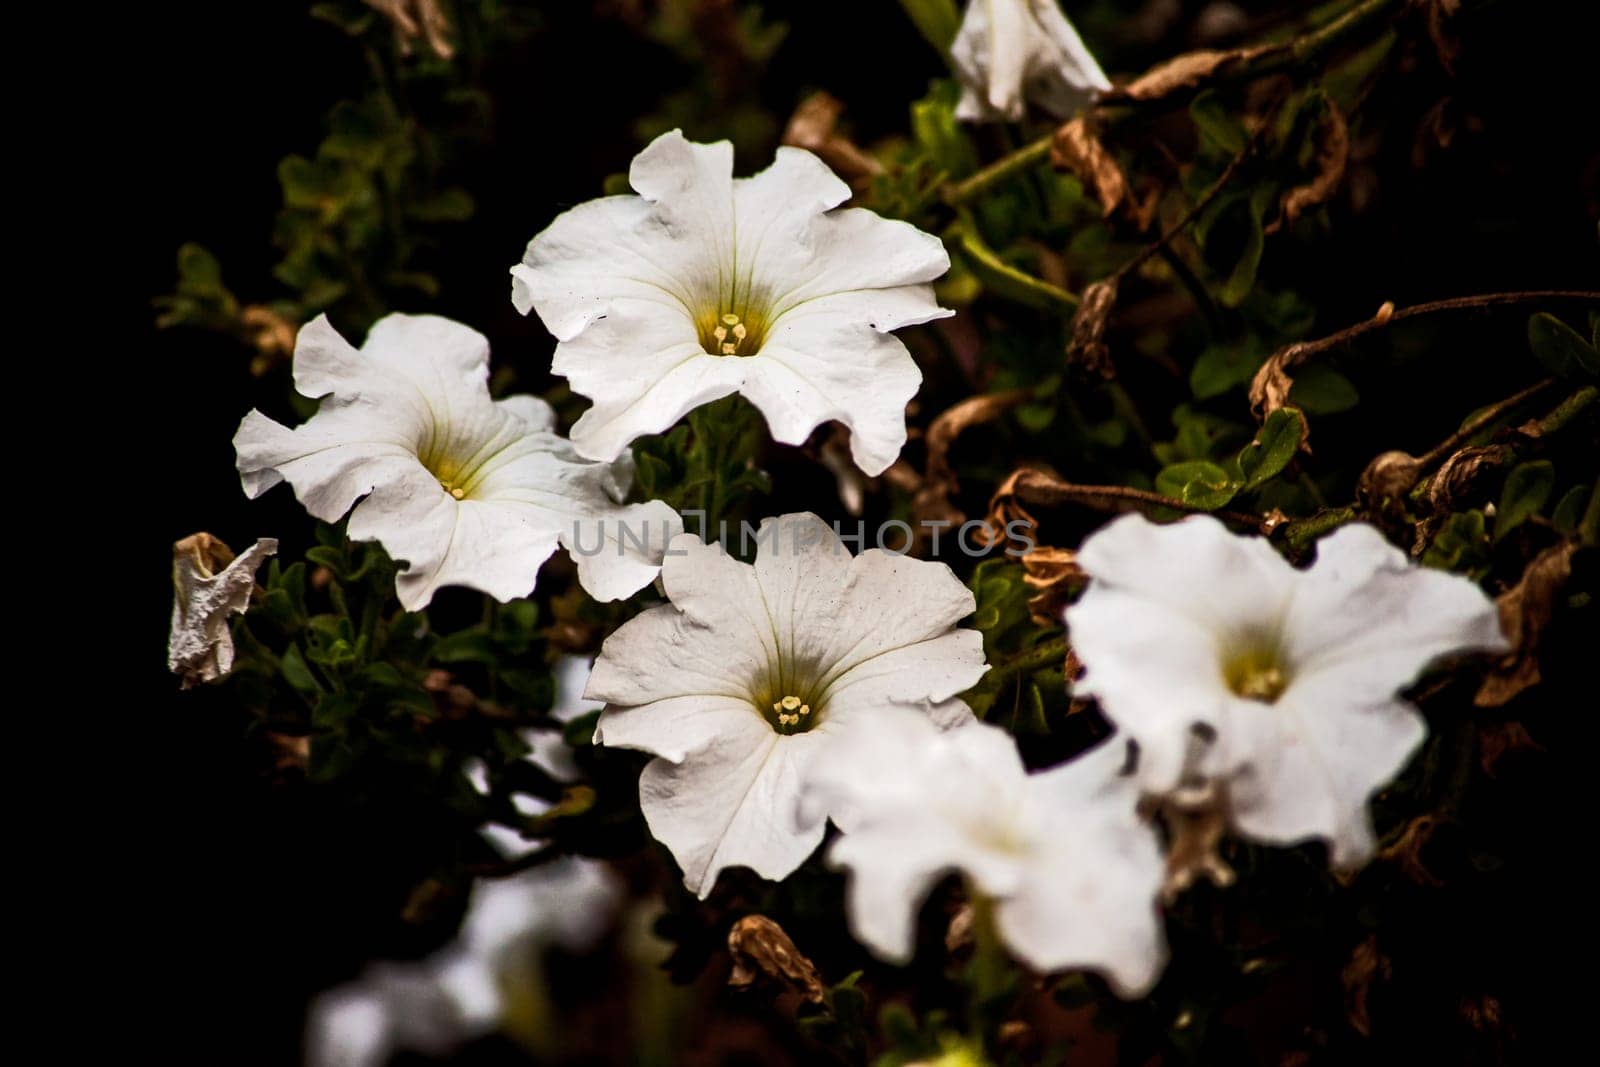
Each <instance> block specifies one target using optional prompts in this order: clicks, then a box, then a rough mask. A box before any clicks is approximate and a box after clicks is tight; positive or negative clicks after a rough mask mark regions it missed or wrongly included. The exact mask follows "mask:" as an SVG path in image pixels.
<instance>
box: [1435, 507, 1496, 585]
mask: <svg viewBox="0 0 1600 1067" xmlns="http://www.w3.org/2000/svg"><path fill="white" fill-rule="evenodd" d="M1488 559H1489V535H1488V534H1487V533H1486V532H1485V529H1484V521H1483V512H1481V511H1479V510H1478V509H1476V508H1474V509H1472V510H1471V511H1458V512H1455V513H1454V514H1452V515H1451V516H1450V517H1449V518H1448V519H1446V520H1445V523H1444V528H1443V529H1441V530H1440V531H1439V533H1438V535H1437V536H1436V537H1434V539H1433V543H1432V544H1430V545H1429V546H1428V550H1427V551H1426V552H1424V553H1423V554H1422V562H1423V563H1424V564H1426V565H1427V566H1429V567H1437V568H1439V569H1440V570H1446V571H1470V570H1472V569H1474V568H1478V567H1482V566H1484V565H1485V564H1486V563H1487V562H1488Z"/></svg>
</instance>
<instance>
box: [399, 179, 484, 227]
mask: <svg viewBox="0 0 1600 1067" xmlns="http://www.w3.org/2000/svg"><path fill="white" fill-rule="evenodd" d="M476 209H477V205H476V204H474V203H473V200H472V195H471V194H470V193H468V192H467V191H466V190H465V189H462V188H460V187H454V188H450V189H445V190H443V191H442V192H439V193H436V194H434V195H433V196H431V197H429V198H428V199H426V200H420V201H417V202H416V203H413V204H411V205H410V207H409V208H407V214H409V215H410V216H411V217H412V218H414V219H418V220H420V221H422V222H465V221H466V220H467V219H470V218H471V217H472V213H473V212H474V211H475V210H476Z"/></svg>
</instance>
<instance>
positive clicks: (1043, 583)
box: [1022, 545, 1088, 626]
mask: <svg viewBox="0 0 1600 1067" xmlns="http://www.w3.org/2000/svg"><path fill="white" fill-rule="evenodd" d="M1022 570H1023V576H1022V581H1023V583H1024V584H1026V585H1027V587H1028V588H1029V589H1032V590H1033V591H1034V595H1033V596H1032V597H1030V598H1028V612H1029V614H1030V615H1031V616H1032V618H1033V621H1034V622H1036V623H1038V624H1039V625H1040V626H1059V625H1061V611H1062V609H1063V608H1065V607H1066V606H1067V598H1068V597H1069V596H1071V595H1072V593H1073V592H1074V591H1075V590H1076V589H1077V588H1078V587H1079V586H1081V585H1082V584H1083V583H1084V582H1085V581H1086V580H1087V579H1088V575H1086V574H1084V572H1083V568H1082V567H1080V566H1078V554H1077V553H1076V552H1074V551H1072V550H1071V549H1070V548H1051V547H1050V546H1049V545H1039V546H1037V547H1036V548H1033V549H1030V550H1029V551H1028V552H1027V553H1025V554H1024V555H1023V557H1022Z"/></svg>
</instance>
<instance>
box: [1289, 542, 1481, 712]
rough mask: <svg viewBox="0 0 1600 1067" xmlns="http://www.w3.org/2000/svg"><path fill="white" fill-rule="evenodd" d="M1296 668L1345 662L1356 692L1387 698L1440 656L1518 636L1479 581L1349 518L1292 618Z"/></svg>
mask: <svg viewBox="0 0 1600 1067" xmlns="http://www.w3.org/2000/svg"><path fill="white" fill-rule="evenodd" d="M1284 635H1285V638H1286V640H1287V648H1286V649H1285V652H1286V653H1287V655H1288V658H1289V660H1290V661H1291V662H1293V663H1294V664H1295V668H1296V670H1297V671H1304V672H1323V671H1337V672H1338V675H1339V678H1340V682H1341V684H1342V685H1343V686H1344V687H1345V688H1346V691H1347V694H1348V695H1349V696H1350V697H1354V698H1358V699H1367V700H1372V701H1382V700H1386V699H1388V698H1389V697H1391V696H1393V694H1394V693H1395V692H1396V691H1397V690H1399V689H1401V688H1403V687H1405V686H1407V685H1410V684H1411V683H1412V682H1414V681H1415V680H1416V679H1417V676H1418V675H1419V674H1421V673H1422V671H1423V670H1424V668H1426V667H1427V666H1428V665H1429V664H1430V663H1431V662H1433V661H1434V660H1436V659H1438V658H1439V657H1441V656H1446V655H1453V654H1459V653H1463V652H1502V651H1505V650H1506V649H1507V648H1508V647H1509V645H1508V643H1507V642H1506V639H1505V635H1504V634H1503V633H1502V632H1501V629H1500V615H1499V612H1498V610H1497V609H1496V607H1495V604H1494V601H1492V600H1490V599H1489V598H1488V597H1487V596H1485V595H1484V593H1483V590H1482V589H1480V588H1478V586H1477V584H1476V583H1474V582H1471V581H1469V580H1467V579H1465V578H1462V577H1460V576H1458V575H1454V574H1446V573H1444V572H1442V571H1436V570H1432V569H1429V568H1426V567H1417V566H1414V565H1412V564H1411V563H1410V562H1409V561H1408V560H1407V559H1406V557H1405V554H1404V553H1403V552H1401V551H1400V550H1399V549H1398V548H1396V547H1394V546H1393V545H1391V544H1390V543H1389V542H1388V541H1387V540H1385V539H1384V537H1383V535H1382V534H1380V533H1379V532H1378V531H1377V530H1375V529H1374V528H1372V527H1371V526H1367V525H1364V524H1352V525H1348V526H1342V527H1340V528H1339V529H1338V530H1335V531H1334V532H1333V533H1332V534H1330V535H1329V536H1327V537H1325V538H1323V539H1322V540H1321V541H1319V542H1317V558H1316V562H1315V563H1313V564H1312V566H1311V569H1310V570H1309V571H1307V572H1306V574H1305V575H1304V576H1303V578H1302V579H1301V580H1300V582H1299V583H1298V584H1297V586H1296V589H1295V597H1294V602H1293V605H1292V607H1291V608H1290V611H1289V614H1288V617H1287V618H1286V619H1285V620H1284Z"/></svg>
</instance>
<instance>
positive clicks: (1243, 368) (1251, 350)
mask: <svg viewBox="0 0 1600 1067" xmlns="http://www.w3.org/2000/svg"><path fill="white" fill-rule="evenodd" d="M1262 355H1263V353H1262V351H1261V346H1260V343H1259V342H1257V341H1256V339H1255V338H1253V337H1252V338H1250V339H1249V340H1247V341H1245V342H1244V343H1242V344H1213V345H1207V346H1206V349H1205V351H1203V352H1201V353H1200V358H1199V359H1197V360H1195V363H1194V366H1193V367H1192V368H1191V369H1190V371H1189V388H1190V389H1191V390H1192V391H1193V392H1194V396H1195V399H1196V400H1209V399H1210V398H1212V397H1214V396H1221V395H1222V394H1223V393H1226V392H1230V391H1232V390H1234V389H1237V388H1239V387H1240V386H1241V385H1244V384H1245V383H1246V382H1248V381H1249V380H1250V379H1251V378H1253V377H1254V376H1255V373H1256V369H1257V368H1258V367H1260V366H1261V359H1262Z"/></svg>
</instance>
